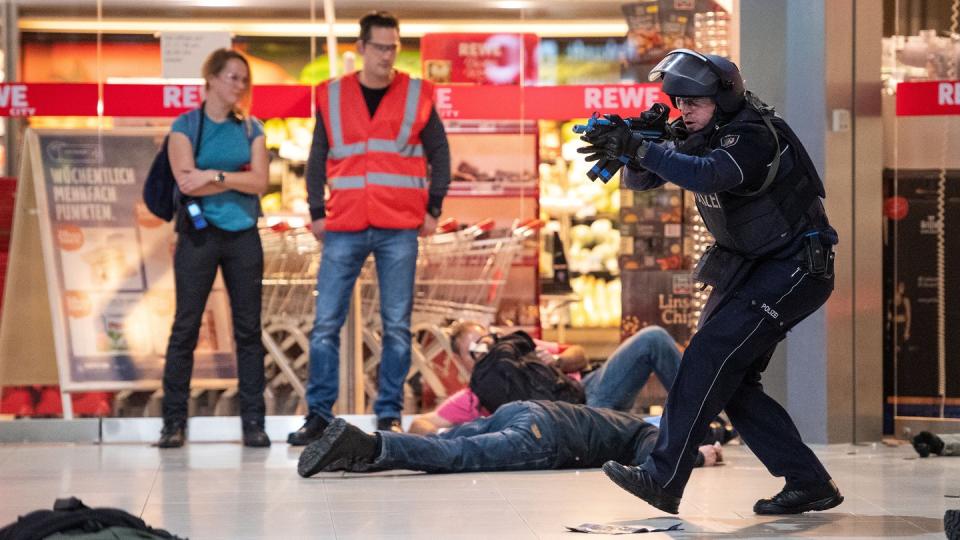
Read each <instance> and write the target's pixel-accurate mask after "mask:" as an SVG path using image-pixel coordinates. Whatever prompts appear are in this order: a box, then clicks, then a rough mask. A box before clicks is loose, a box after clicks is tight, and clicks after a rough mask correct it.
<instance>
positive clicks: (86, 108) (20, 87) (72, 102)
mask: <svg viewBox="0 0 960 540" xmlns="http://www.w3.org/2000/svg"><path fill="white" fill-rule="evenodd" d="M96 115H97V85H96V84H56V83H31V84H27V83H5V84H0V116H96Z"/></svg>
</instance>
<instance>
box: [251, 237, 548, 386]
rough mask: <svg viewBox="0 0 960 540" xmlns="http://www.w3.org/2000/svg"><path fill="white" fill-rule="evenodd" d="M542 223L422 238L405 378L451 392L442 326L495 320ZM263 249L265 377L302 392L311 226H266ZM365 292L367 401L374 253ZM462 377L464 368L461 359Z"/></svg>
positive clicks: (309, 313)
mask: <svg viewBox="0 0 960 540" xmlns="http://www.w3.org/2000/svg"><path fill="white" fill-rule="evenodd" d="M539 226H540V222H539V221H537V220H532V221H530V222H526V223H523V224H517V225H516V226H515V227H513V228H512V229H511V231H510V232H507V233H503V232H501V233H499V234H498V233H496V232H494V231H493V230H492V228H493V222H492V220H488V221H484V222H481V223H478V224H475V225H472V226H470V227H467V228H465V229H463V230H456V231H448V232H441V233H438V234H436V235H433V236H430V237H427V238H421V239H420V243H419V253H418V258H417V269H416V279H415V285H414V301H413V312H412V314H411V332H412V334H413V336H414V342H413V345H412V350H411V369H410V372H409V373H408V376H407V380H408V381H409V380H411V379H412V378H414V377H417V376H419V377H420V378H421V380H422V381H423V383H425V384H426V385H428V386H429V387H430V389H431V390H432V391H433V393H434V394H435V395H436V396H437V397H438V398H441V399H442V398H443V397H446V394H447V390H446V388H445V386H444V384H443V382H442V381H441V380H440V378H439V377H438V376H437V375H436V373H435V370H434V369H433V367H432V366H433V365H434V364H433V361H434V360H435V359H436V358H438V357H440V356H445V357H447V358H452V357H453V355H452V354H450V353H451V352H452V349H451V347H450V341H449V338H448V337H447V335H446V332H445V330H444V329H445V328H446V326H447V325H449V323H450V322H452V321H455V320H458V319H471V320H476V321H478V322H481V323H484V324H490V323H492V322H493V321H494V318H495V316H496V313H497V308H498V306H499V303H500V298H501V296H502V294H503V288H504V285H505V283H506V280H507V278H508V277H509V273H510V267H511V265H512V263H513V260H514V258H515V257H516V255H517V253H519V251H520V249H521V247H522V246H523V242H524V240H525V239H527V238H529V237H530V236H532V235H534V234H535V233H536V230H537V229H538V228H539ZM261 239H262V242H263V249H264V259H265V264H264V279H263V289H264V303H263V314H262V318H263V326H264V328H263V342H264V346H265V347H266V349H267V353H268V360H267V369H268V380H269V381H270V383H269V384H270V386H271V389H273V390H274V391H275V393H282V392H278V390H280V389H281V387H283V386H285V385H289V387H290V388H291V389H292V391H293V392H294V394H295V396H297V397H299V399H300V400H301V401H302V400H303V399H304V397H305V388H304V384H303V381H304V380H306V377H307V366H308V363H309V334H310V328H311V327H312V324H313V316H314V310H315V300H316V291H315V288H316V273H317V270H318V268H319V261H320V251H321V249H320V244H319V243H318V242H317V241H316V240H315V239H314V237H313V235H312V234H311V233H310V231H309V230H308V229H304V228H296V229H294V228H289V227H286V226H284V225H280V226H277V227H273V228H269V229H261ZM357 283H358V286H359V287H360V298H361V307H360V309H361V320H362V340H363V345H364V353H363V354H364V361H363V366H364V367H363V379H364V392H365V394H366V397H367V402H368V403H372V402H373V399H374V398H375V396H376V380H377V371H378V368H379V364H380V355H381V352H382V328H381V323H380V313H379V285H378V282H377V273H376V266H375V264H374V262H373V258H372V257H371V258H368V259H367V261H366V262H365V264H364V266H363V269H362V270H361V272H360V276H359V278H358V281H357ZM457 369H458V371H460V373H461V374H462V376H463V377H464V380H465V379H466V378H468V377H469V370H468V369H467V368H466V366H461V365H459V364H457Z"/></svg>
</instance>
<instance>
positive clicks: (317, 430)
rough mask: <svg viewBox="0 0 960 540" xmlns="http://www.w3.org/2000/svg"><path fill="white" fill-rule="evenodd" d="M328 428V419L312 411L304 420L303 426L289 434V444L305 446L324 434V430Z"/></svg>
mask: <svg viewBox="0 0 960 540" xmlns="http://www.w3.org/2000/svg"><path fill="white" fill-rule="evenodd" d="M326 428H327V421H326V420H324V418H323V417H322V416H320V415H319V414H316V413H310V414H308V415H307V418H306V419H305V420H304V422H303V426H302V427H301V428H300V429H298V430H296V431H294V432H293V433H291V434H289V435H287V444H289V445H290V446H303V445H306V444H310V443H312V442H313V441H315V440H317V439H319V438H320V436H321V435H323V430H324V429H326Z"/></svg>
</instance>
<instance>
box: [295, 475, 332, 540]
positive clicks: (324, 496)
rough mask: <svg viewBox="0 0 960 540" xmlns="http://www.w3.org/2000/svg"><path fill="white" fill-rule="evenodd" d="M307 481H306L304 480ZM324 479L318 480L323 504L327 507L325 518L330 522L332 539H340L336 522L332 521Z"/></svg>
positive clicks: (328, 495) (328, 493)
mask: <svg viewBox="0 0 960 540" xmlns="http://www.w3.org/2000/svg"><path fill="white" fill-rule="evenodd" d="M304 481H307V480H304ZM327 482H328V480H327V479H326V478H321V479H320V486H321V487H322V488H323V503H324V506H326V507H327V518H328V519H329V520H330V529H331V532H333V537H334V538H340V535H339V534H337V522H336V521H334V519H333V502H332V501H331V500H330V490H328V489H327Z"/></svg>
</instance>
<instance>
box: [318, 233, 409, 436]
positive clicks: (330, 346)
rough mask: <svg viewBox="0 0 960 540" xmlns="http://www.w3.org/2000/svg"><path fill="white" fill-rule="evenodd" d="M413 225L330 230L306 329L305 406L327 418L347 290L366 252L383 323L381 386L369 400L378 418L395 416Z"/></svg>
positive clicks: (405, 351)
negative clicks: (309, 328) (311, 317)
mask: <svg viewBox="0 0 960 540" xmlns="http://www.w3.org/2000/svg"><path fill="white" fill-rule="evenodd" d="M417 234H418V231H417V230H416V229H377V228H373V227H371V228H368V229H366V230H363V231H359V232H335V231H328V232H326V234H325V235H324V239H323V256H322V257H321V259H320V271H319V272H318V273H317V313H316V319H314V323H313V332H312V333H311V334H310V378H309V380H308V381H307V406H308V407H309V409H310V412H311V413H315V414H319V415H320V416H322V417H323V418H326V419H327V420H330V419H332V418H333V404H334V402H336V401H337V390H338V388H339V383H340V369H339V368H340V328H341V327H342V326H343V322H344V321H345V320H346V316H347V310H348V309H349V307H350V294H351V292H352V291H353V286H354V283H355V282H356V281H357V276H358V275H359V274H360V270H361V269H362V268H363V263H364V261H365V260H366V259H367V256H368V255H370V254H371V253H372V254H373V257H374V260H375V261H376V265H377V279H378V281H379V283H380V320H381V321H382V323H383V338H382V346H383V353H382V354H381V357H380V377H379V391H378V393H377V399H376V401H375V402H374V404H373V411H374V412H375V413H376V415H377V417H378V418H399V417H400V412H401V411H402V410H403V383H404V380H405V379H406V376H407V372H408V371H409V370H410V312H411V310H412V309H413V280H414V275H415V273H416V267H417Z"/></svg>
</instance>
